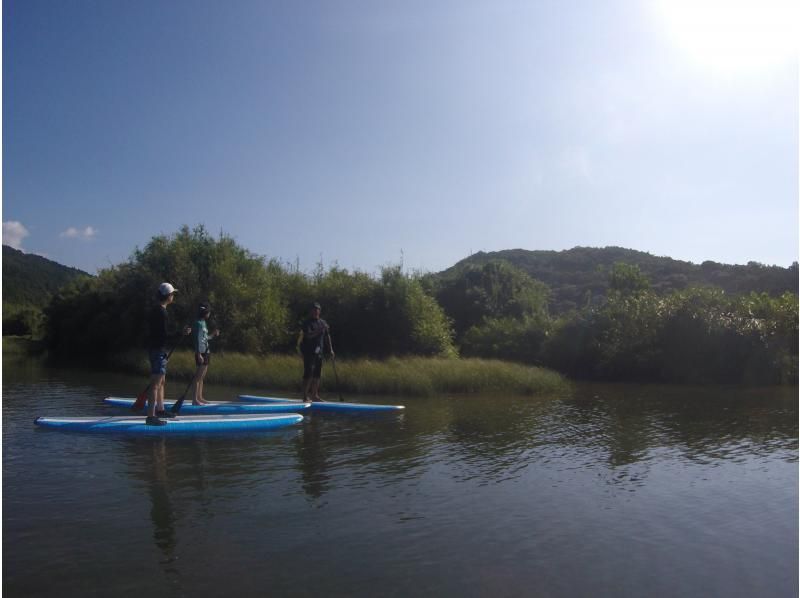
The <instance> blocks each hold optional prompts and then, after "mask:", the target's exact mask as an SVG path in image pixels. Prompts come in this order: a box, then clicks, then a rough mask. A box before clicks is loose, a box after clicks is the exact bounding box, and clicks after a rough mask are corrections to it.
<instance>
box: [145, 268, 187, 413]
mask: <svg viewBox="0 0 800 598" xmlns="http://www.w3.org/2000/svg"><path fill="white" fill-rule="evenodd" d="M176 292H178V289H176V288H175V287H173V286H172V285H171V284H170V283H168V282H163V283H161V284H160V285H159V287H158V296H157V298H158V305H156V306H155V307H153V310H152V311H151V312H150V320H149V332H150V334H149V337H148V343H147V351H148V357H149V360H150V393H149V397H148V403H147V419H146V420H145V421H146V423H147V424H149V425H151V426H163V425H164V424H166V423H167V422H165V421H164V420H163V419H161V418H162V417H175V414H173V413H170V412H168V411H166V410H165V409H164V381H165V380H166V376H167V341H168V340H171V336H175V335H170V334H169V333H168V331H167V306H168V305H170V304H171V303H172V302H173V301H175V293H176ZM182 332H183V334H184V335H187V334H190V333H191V332H192V329H191V328H189V327H188V326H187V327H186V328H184V329H183V331H182Z"/></svg>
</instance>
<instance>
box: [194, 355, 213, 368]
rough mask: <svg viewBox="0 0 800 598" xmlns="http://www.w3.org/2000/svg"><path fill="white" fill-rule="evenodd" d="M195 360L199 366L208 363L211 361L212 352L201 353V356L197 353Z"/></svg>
mask: <svg viewBox="0 0 800 598" xmlns="http://www.w3.org/2000/svg"><path fill="white" fill-rule="evenodd" d="M194 362H195V363H196V364H197V367H201V366H204V365H208V364H209V363H211V353H200V357H198V356H197V353H195V354H194Z"/></svg>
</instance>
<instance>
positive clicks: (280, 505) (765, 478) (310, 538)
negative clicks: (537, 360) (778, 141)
mask: <svg viewBox="0 0 800 598" xmlns="http://www.w3.org/2000/svg"><path fill="white" fill-rule="evenodd" d="M145 384H146V381H144V380H142V379H139V378H132V377H128V376H119V375H109V374H98V373H96V372H80V371H75V370H53V369H43V368H41V367H38V366H35V365H33V364H28V365H25V364H22V363H20V362H14V363H6V364H5V367H4V369H3V397H2V403H3V591H4V593H5V595H7V596H112V595H113V596H137V597H139V596H142V595H148V596H223V595H239V596H263V595H267V594H269V595H276V596H319V595H324V596H459V597H469V596H492V597H493V598H496V597H499V596H565V597H566V596H644V595H647V596H678V595H679V596H698V597H699V596H709V595H725V596H727V597H732V596H733V597H735V596H743V597H744V596H748V597H750V596H755V595H757V596H796V595H797V593H798V583H797V580H798V571H797V562H798V513H797V505H798V458H797V457H798V441H797V431H798V404H797V389H796V388H788V389H786V388H784V389H780V388H777V389H776V388H770V389H737V388H720V387H709V388H686V387H654V386H629V385H623V386H609V385H592V386H590V385H577V386H576V387H575V388H574V389H573V390H572V391H571V392H569V393H567V394H565V395H564V396H550V397H538V398H531V397H506V396H497V397H447V396H441V397H434V398H430V399H417V398H405V399H403V398H398V397H372V398H369V397H367V398H365V397H360V399H361V400H368V401H370V402H383V403H403V404H405V405H406V406H407V409H406V411H405V413H404V414H403V415H401V416H396V415H388V416H387V415H385V414H384V415H381V416H379V417H363V416H361V417H353V416H343V415H334V414H328V415H317V414H315V415H314V416H313V417H310V418H306V420H305V422H304V423H303V424H301V425H299V426H295V427H292V428H287V429H285V430H282V431H278V432H270V433H266V434H259V435H249V436H243V437H237V436H229V437H205V438H169V439H159V438H125V437H118V436H103V435H82V434H70V433H64V432H58V431H52V430H44V429H38V428H36V427H34V425H33V419H34V417H35V416H37V415H90V414H97V415H101V414H104V415H107V414H109V408H108V407H105V406H103V405H102V402H101V401H102V398H103V397H104V396H107V395H117V396H121V395H122V396H133V395H135V394H136V393H137V392H138V391H139V390H141V387H142V386H144V385H145ZM183 388H184V385H183V384H181V383H180V382H174V383H172V384H171V385H170V386H169V387H168V391H167V396H168V398H169V397H171V396H173V397H174V396H175V395H176V394H180V392H182V390H183ZM240 392H243V393H244V392H249V393H256V394H264V391H263V390H259V389H252V388H231V387H219V386H217V387H214V386H209V387H207V396H208V398H210V399H214V400H225V399H228V398H233V397H234V396H235V395H236V394H238V393H240ZM347 398H349V399H356V397H347Z"/></svg>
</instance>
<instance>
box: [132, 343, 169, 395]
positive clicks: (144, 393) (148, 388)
mask: <svg viewBox="0 0 800 598" xmlns="http://www.w3.org/2000/svg"><path fill="white" fill-rule="evenodd" d="M180 342H181V341H180V339H178V342H177V343H175V345H174V346H173V347H172V349H170V350H169V353H167V361H169V358H170V357H172V352H173V351H174V350H175V348H176V347H177V346H178V345H179V344H180ZM152 385H153V383H152V382H151V383H150V384H148V385H147V386H146V387H145V389H144V390H143V391H142V392H140V393H139V394H138V395H136V400H135V401H134V402H133V405H131V411H139V410H141V409H142V408H143V407H144V405H145V403H146V402H147V393H148V391H149V390H150V387H151V386H152Z"/></svg>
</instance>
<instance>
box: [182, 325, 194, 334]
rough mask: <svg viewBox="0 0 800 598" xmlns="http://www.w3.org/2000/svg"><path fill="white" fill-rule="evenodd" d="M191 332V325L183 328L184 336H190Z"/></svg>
mask: <svg viewBox="0 0 800 598" xmlns="http://www.w3.org/2000/svg"><path fill="white" fill-rule="evenodd" d="M191 333H192V328H191V326H187V327H186V328H184V329H183V336H188V335H190V334H191Z"/></svg>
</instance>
